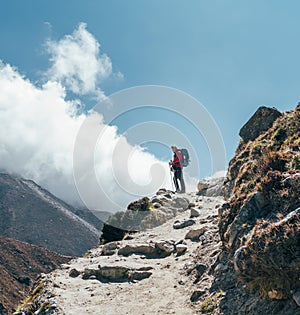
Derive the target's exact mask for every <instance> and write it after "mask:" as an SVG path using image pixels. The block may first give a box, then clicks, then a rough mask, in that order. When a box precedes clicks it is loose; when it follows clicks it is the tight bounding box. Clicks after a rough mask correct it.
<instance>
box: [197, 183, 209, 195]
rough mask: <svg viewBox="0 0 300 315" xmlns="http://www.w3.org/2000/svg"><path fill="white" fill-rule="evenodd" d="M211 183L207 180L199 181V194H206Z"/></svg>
mask: <svg viewBox="0 0 300 315" xmlns="http://www.w3.org/2000/svg"><path fill="white" fill-rule="evenodd" d="M208 187H209V185H208V183H206V182H199V183H198V185H197V188H198V194H205V192H206V190H207V189H208Z"/></svg>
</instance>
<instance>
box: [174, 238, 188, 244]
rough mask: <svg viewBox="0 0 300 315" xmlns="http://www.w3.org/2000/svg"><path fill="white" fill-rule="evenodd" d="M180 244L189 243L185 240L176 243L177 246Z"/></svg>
mask: <svg viewBox="0 0 300 315" xmlns="http://www.w3.org/2000/svg"><path fill="white" fill-rule="evenodd" d="M179 244H183V245H187V244H186V241H185V240H183V239H182V240H179V241H177V242H176V243H175V246H177V245H179Z"/></svg>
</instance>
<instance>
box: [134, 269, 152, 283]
mask: <svg viewBox="0 0 300 315" xmlns="http://www.w3.org/2000/svg"><path fill="white" fill-rule="evenodd" d="M151 276H152V272H150V271H133V272H131V273H130V280H135V281H141V280H144V279H147V278H150V277H151Z"/></svg>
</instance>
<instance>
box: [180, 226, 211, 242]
mask: <svg viewBox="0 0 300 315" xmlns="http://www.w3.org/2000/svg"><path fill="white" fill-rule="evenodd" d="M206 231H207V227H202V228H199V229H196V230H190V231H188V233H187V234H186V236H185V239H190V240H193V241H194V240H199V237H200V235H202V234H204V233H205V232H206Z"/></svg>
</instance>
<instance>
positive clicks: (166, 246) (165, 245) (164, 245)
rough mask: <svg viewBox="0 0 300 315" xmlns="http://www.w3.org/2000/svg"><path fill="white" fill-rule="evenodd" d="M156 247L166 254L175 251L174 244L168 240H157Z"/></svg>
mask: <svg viewBox="0 0 300 315" xmlns="http://www.w3.org/2000/svg"><path fill="white" fill-rule="evenodd" d="M155 248H156V249H158V250H159V251H161V253H162V254H163V255H166V256H169V255H171V254H172V253H173V252H174V244H173V243H171V242H168V241H160V242H156V243H155Z"/></svg>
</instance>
